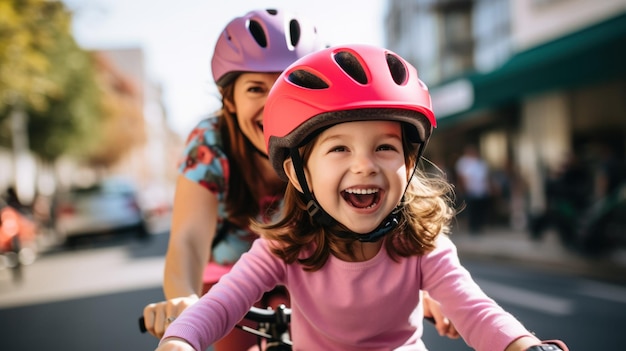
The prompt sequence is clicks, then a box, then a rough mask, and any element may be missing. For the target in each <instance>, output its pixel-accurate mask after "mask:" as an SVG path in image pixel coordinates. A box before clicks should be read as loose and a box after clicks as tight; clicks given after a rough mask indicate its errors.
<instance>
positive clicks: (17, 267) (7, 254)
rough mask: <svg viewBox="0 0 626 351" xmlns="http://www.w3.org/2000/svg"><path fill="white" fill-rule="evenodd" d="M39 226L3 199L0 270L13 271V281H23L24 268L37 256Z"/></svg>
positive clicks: (0, 212) (0, 227)
mask: <svg viewBox="0 0 626 351" xmlns="http://www.w3.org/2000/svg"><path fill="white" fill-rule="evenodd" d="M36 235H37V224H36V223H35V222H34V221H33V220H32V218H30V217H29V216H28V214H26V213H23V212H21V209H19V208H15V207H13V206H11V205H10V204H8V203H7V202H6V201H4V200H3V199H0V269H11V271H12V273H13V280H15V281H19V280H21V279H22V266H23V265H27V264H31V263H33V261H34V260H35V257H36V255H37V238H36Z"/></svg>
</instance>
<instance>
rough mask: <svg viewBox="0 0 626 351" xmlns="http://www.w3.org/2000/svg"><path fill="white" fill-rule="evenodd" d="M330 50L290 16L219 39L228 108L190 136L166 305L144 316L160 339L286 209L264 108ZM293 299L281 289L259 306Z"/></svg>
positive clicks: (428, 308)
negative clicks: (279, 85)
mask: <svg viewBox="0 0 626 351" xmlns="http://www.w3.org/2000/svg"><path fill="white" fill-rule="evenodd" d="M322 46H323V45H322V42H321V40H320V38H319V36H318V34H317V29H316V28H315V26H313V25H312V24H311V23H310V22H308V21H307V20H306V19H305V18H302V17H301V16H299V15H297V14H294V13H290V12H288V11H283V10H254V11H250V12H248V13H247V14H245V15H243V16H241V17H237V18H235V19H233V20H232V21H230V22H229V23H228V24H227V25H226V27H225V28H224V30H223V31H222V33H221V34H220V36H219V37H218V40H217V43H216V45H215V50H214V53H213V58H212V61H211V66H212V73H213V78H214V81H215V83H216V84H217V86H218V88H219V90H220V93H221V94H222V101H223V108H222V109H221V111H220V112H219V113H218V115H217V116H213V117H209V118H207V119H205V120H203V121H201V122H200V123H199V124H198V126H197V127H196V128H195V129H194V130H193V131H192V132H191V133H190V134H189V137H188V138H187V145H186V147H185V154H184V159H183V162H182V163H181V165H180V167H179V171H180V174H179V176H178V180H177V184H176V194H175V197H174V206H173V218H172V226H171V231H170V239H169V246H168V250H167V255H166V260H165V272H164V278H163V290H164V293H165V297H166V299H167V300H165V301H162V302H158V303H151V304H148V305H147V306H146V307H145V308H144V313H143V315H144V320H145V322H146V328H147V329H148V331H150V333H152V334H153V335H155V336H157V337H159V338H160V337H161V336H162V335H163V332H164V331H165V329H166V328H167V327H168V325H169V324H170V323H171V322H172V321H173V320H174V319H175V318H176V317H177V316H178V315H179V314H180V313H181V312H182V311H183V310H184V309H185V308H186V307H187V306H190V305H192V304H193V303H195V302H196V301H197V300H198V298H199V296H201V295H202V294H203V293H205V292H206V291H208V290H209V289H210V288H211V286H212V285H213V284H215V282H217V281H218V280H219V278H220V277H221V276H222V275H223V274H225V273H226V272H228V271H229V270H230V268H231V267H232V265H233V264H234V263H235V262H236V261H237V260H238V259H239V257H240V255H241V254H242V253H244V252H246V251H247V250H248V249H249V248H250V245H251V243H252V241H253V240H254V239H255V238H256V237H257V235H256V233H254V232H253V231H251V230H250V228H249V227H248V223H249V222H250V220H251V219H258V220H262V219H263V218H264V217H265V218H267V217H269V215H270V214H271V212H272V211H273V210H275V209H276V207H277V206H278V205H280V202H281V199H282V197H283V194H284V191H285V186H286V183H285V181H284V180H282V179H280V178H279V177H278V176H277V174H276V173H275V172H274V170H273V168H272V166H271V164H270V162H269V160H268V157H267V154H266V152H265V144H264V141H263V107H264V105H265V100H266V98H267V94H268V93H269V90H270V88H271V87H272V85H273V84H274V82H275V81H276V78H277V77H278V75H279V73H280V72H282V71H283V70H284V69H285V68H287V66H289V65H290V64H291V63H293V62H294V61H295V60H296V59H298V58H300V57H302V56H304V55H306V54H308V53H311V52H314V51H317V50H319V49H321V48H322ZM207 263H208V264H207ZM286 301H287V295H286V292H285V291H284V289H282V288H279V289H277V290H276V291H273V292H271V293H269V294H267V295H265V296H264V297H263V298H262V299H261V301H260V302H259V303H258V304H257V306H276V305H277V304H279V303H285V302H286ZM428 301H429V302H431V303H430V304H425V305H424V308H425V313H427V314H429V315H433V316H434V317H435V319H436V320H437V329H438V330H439V331H440V334H442V335H447V336H449V337H455V336H456V331H455V330H454V327H453V326H452V325H451V324H450V323H449V321H448V320H447V319H445V318H444V317H443V316H442V315H441V313H440V311H439V309H438V305H437V303H436V301H433V300H428ZM255 343H256V338H255V337H254V336H253V335H250V334H248V333H245V332H242V331H239V330H233V332H232V333H229V335H228V336H226V337H225V338H224V339H222V340H220V341H219V342H218V343H217V344H216V345H214V349H215V350H216V351H220V350H227V351H233V350H247V349H248V348H249V347H250V346H251V345H254V344H255Z"/></svg>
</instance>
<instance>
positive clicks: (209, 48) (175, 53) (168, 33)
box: [63, 0, 386, 136]
mask: <svg viewBox="0 0 626 351" xmlns="http://www.w3.org/2000/svg"><path fill="white" fill-rule="evenodd" d="M63 2H64V3H65V4H66V5H67V7H68V8H69V9H70V10H72V11H73V13H74V17H73V18H74V19H73V34H74V37H75V38H76V40H77V42H78V44H79V45H80V46H81V47H83V48H85V49H88V50H97V49H128V48H137V47H138V48H141V49H142V50H143V52H144V55H145V60H146V62H145V64H146V72H145V73H146V74H147V76H148V79H150V80H151V81H153V82H154V83H157V84H160V85H161V86H162V88H163V93H164V104H165V108H166V113H167V115H168V123H169V125H170V126H171V128H172V129H173V130H174V131H175V132H177V133H179V134H180V135H182V136H185V135H186V134H187V133H188V132H189V131H190V130H191V128H192V127H193V126H194V125H195V124H196V123H197V122H198V121H199V120H201V119H202V118H203V117H205V116H207V115H208V114H210V113H211V112H213V111H216V110H217V109H218V108H219V106H220V100H219V95H218V93H217V88H216V87H215V85H214V84H213V78H212V76H211V69H210V60H211V55H212V53H213V48H214V46H215V41H216V40H217V37H218V36H219V34H220V32H221V31H222V29H223V28H224V26H225V25H226V24H227V23H228V22H229V21H230V20H231V19H232V18H234V17H237V16H241V15H244V14H245V13H247V12H248V11H250V10H253V9H262V8H282V9H288V10H291V11H295V12H297V13H298V14H299V15H305V16H306V17H307V18H309V19H310V20H311V21H313V23H315V24H316V25H317V28H318V32H319V33H320V35H321V36H322V38H323V39H324V40H325V42H327V43H329V44H332V45H336V44H347V43H361V44H371V45H377V46H384V39H383V30H382V28H383V21H384V16H385V11H386V1H385V0H308V1H303V0H225V1H222V0H63Z"/></svg>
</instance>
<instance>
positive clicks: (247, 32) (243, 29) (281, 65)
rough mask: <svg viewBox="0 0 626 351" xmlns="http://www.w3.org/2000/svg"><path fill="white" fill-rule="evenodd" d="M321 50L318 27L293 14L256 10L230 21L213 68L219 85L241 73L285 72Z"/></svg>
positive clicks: (216, 53) (217, 47)
mask: <svg viewBox="0 0 626 351" xmlns="http://www.w3.org/2000/svg"><path fill="white" fill-rule="evenodd" d="M321 48H322V45H321V43H320V40H319V38H318V35H317V28H315V26H313V25H312V24H310V23H309V22H308V21H307V20H305V19H303V18H300V17H298V16H296V15H295V14H293V13H289V12H286V11H279V10H255V11H251V12H248V13H247V14H246V15H244V16H242V17H237V18H235V19H233V20H232V21H230V23H228V25H226V28H224V30H223V31H222V33H221V35H220V36H219V38H218V39H217V44H215V50H214V51H213V59H212V60H211V69H212V72H213V79H214V80H215V83H217V85H219V86H225V85H227V84H229V83H230V82H232V80H233V79H234V78H235V77H236V74H238V73H240V72H282V71H283V70H284V69H285V68H287V66H289V65H290V64H292V63H293V62H294V61H296V60H297V59H299V58H300V57H302V56H305V55H306V54H309V53H312V52H314V51H317V50H319V49H321Z"/></svg>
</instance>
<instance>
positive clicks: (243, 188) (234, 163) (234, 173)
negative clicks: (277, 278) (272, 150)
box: [218, 80, 261, 228]
mask: <svg viewBox="0 0 626 351" xmlns="http://www.w3.org/2000/svg"><path fill="white" fill-rule="evenodd" d="M234 81H235V80H233V82H232V83H230V84H228V85H226V86H224V87H222V88H221V92H222V102H224V101H225V100H227V101H229V102H230V103H232V104H233V105H234V98H233V96H234V87H235V82H234ZM222 105H224V104H222ZM224 106H225V105H224ZM218 128H219V131H220V135H221V137H222V147H223V149H224V152H225V153H226V155H227V156H228V166H229V168H230V172H229V177H228V185H227V186H228V188H227V194H228V195H227V197H226V213H228V221H229V222H231V223H233V224H234V225H236V226H238V227H240V228H247V227H248V225H249V224H250V219H251V218H256V216H257V215H258V214H259V211H260V209H259V201H260V198H259V192H256V191H253V189H254V188H255V184H258V182H257V179H258V177H259V174H260V172H261V171H260V170H258V169H257V166H256V163H255V162H253V161H252V160H253V159H254V157H255V156H256V154H257V153H258V152H259V151H258V150H256V148H255V147H254V146H253V145H252V143H251V142H250V141H249V140H248V139H247V138H246V137H245V136H244V134H243V133H242V132H241V128H240V127H239V124H238V123H237V116H235V115H233V114H232V113H230V112H229V111H228V109H227V108H226V107H223V108H222V111H221V113H220V116H219V119H218ZM251 200H253V201H251Z"/></svg>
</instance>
